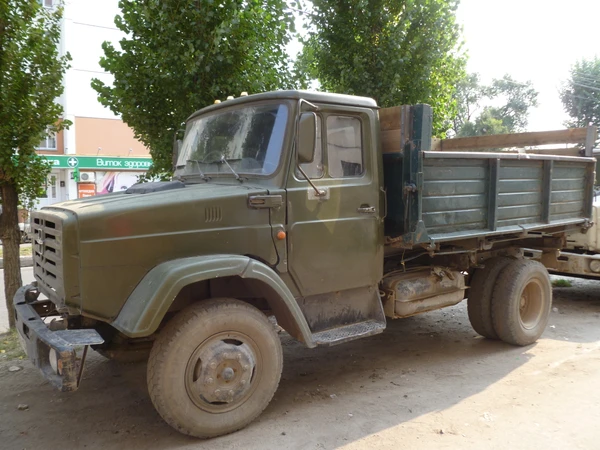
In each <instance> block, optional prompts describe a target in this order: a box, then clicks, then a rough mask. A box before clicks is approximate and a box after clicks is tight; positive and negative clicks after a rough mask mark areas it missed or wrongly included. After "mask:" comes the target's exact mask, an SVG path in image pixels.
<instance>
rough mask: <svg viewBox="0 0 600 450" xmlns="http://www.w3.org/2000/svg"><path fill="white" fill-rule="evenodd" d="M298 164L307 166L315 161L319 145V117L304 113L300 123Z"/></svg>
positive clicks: (301, 115) (312, 113)
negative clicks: (317, 145) (316, 149)
mask: <svg viewBox="0 0 600 450" xmlns="http://www.w3.org/2000/svg"><path fill="white" fill-rule="evenodd" d="M297 142H298V145H297V148H298V164H307V163H311V162H313V159H315V145H316V143H317V115H316V114H315V113H314V112H303V113H302V114H300V120H299V121H298V140H297Z"/></svg>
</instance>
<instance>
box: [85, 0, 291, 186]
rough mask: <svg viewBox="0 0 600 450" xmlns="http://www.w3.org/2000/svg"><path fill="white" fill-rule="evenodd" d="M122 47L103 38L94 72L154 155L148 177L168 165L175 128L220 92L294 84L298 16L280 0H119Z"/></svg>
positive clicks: (103, 93) (99, 87)
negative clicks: (292, 36)
mask: <svg viewBox="0 0 600 450" xmlns="http://www.w3.org/2000/svg"><path fill="white" fill-rule="evenodd" d="M119 7H120V8H121V12H122V14H121V15H119V16H117V17H116V18H115V24H116V26H117V27H118V28H119V29H120V30H122V31H123V32H124V33H125V34H126V35H127V37H125V38H123V39H122V40H121V41H120V46H121V49H120V50H119V49H116V48H115V47H114V46H113V45H111V44H110V43H108V42H105V43H104V44H103V49H104V57H103V58H102V59H101V60H100V65H101V66H102V67H103V68H104V70H106V71H107V72H110V73H112V74H113V75H114V83H113V85H112V86H109V85H106V84H104V83H103V82H102V81H100V80H98V79H95V80H93V81H92V87H93V88H94V89H95V90H96V91H97V92H98V98H99V100H100V102H101V103H102V104H103V105H105V106H108V107H109V108H110V109H111V110H112V111H113V112H115V113H117V114H120V115H121V117H122V118H123V120H124V121H125V122H126V123H127V124H128V125H129V126H130V127H131V128H132V129H133V130H134V132H135V136H136V138H137V139H139V140H140V141H141V142H143V143H144V145H146V146H147V147H148V148H149V149H150V153H151V155H152V159H153V161H154V163H153V166H152V168H151V170H150V172H149V176H157V175H161V174H164V173H170V172H171V164H172V145H173V134H174V132H175V130H178V129H179V128H181V126H182V123H183V122H184V121H185V119H186V118H187V117H188V116H189V115H190V114H191V113H192V112H194V111H195V110H197V109H200V108H202V107H205V106H208V105H210V104H212V103H213V102H214V100H215V99H225V98H226V97H227V96H228V95H239V94H240V93H241V92H242V91H246V92H249V93H258V92H263V91H267V90H273V89H280V88H286V87H289V86H291V84H292V76H291V73H290V71H289V69H288V63H289V61H288V57H287V55H286V53H285V45H286V44H287V42H288V41H289V30H290V29H293V16H292V15H291V13H290V12H289V10H288V9H287V6H286V4H285V2H284V1H283V0H121V1H120V2H119Z"/></svg>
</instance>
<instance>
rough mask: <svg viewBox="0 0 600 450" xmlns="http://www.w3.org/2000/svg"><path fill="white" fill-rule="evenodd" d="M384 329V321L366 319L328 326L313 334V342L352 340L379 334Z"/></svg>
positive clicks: (324, 344)
mask: <svg viewBox="0 0 600 450" xmlns="http://www.w3.org/2000/svg"><path fill="white" fill-rule="evenodd" d="M384 329H385V321H383V322H379V321H377V320H367V321H365V322H358V323H352V324H350V325H344V326H342V327H337V328H330V329H329V330H324V331H319V332H318V333H315V334H313V339H314V342H315V344H317V345H323V346H327V347H329V346H332V345H337V344H342V343H344V342H348V341H352V340H354V339H358V338H363V337H367V336H372V335H374V334H379V333H381V332H382V331H383V330H384Z"/></svg>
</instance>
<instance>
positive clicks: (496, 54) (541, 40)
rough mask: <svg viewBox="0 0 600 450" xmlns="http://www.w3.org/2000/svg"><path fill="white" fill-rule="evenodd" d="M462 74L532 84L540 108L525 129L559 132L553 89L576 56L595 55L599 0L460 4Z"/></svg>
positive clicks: (468, 0) (598, 52)
mask: <svg viewBox="0 0 600 450" xmlns="http://www.w3.org/2000/svg"><path fill="white" fill-rule="evenodd" d="M457 18H458V21H459V22H460V23H461V24H462V26H463V37H464V40H465V48H466V50H467V52H468V55H469V62H468V65H467V70H468V71H469V72H477V73H479V74H480V75H481V77H482V81H483V82H489V81H491V80H492V79H493V78H501V77H502V76H503V75H504V74H505V73H508V74H510V75H512V76H513V78H515V79H516V80H517V81H527V80H531V81H532V82H533V86H534V88H535V89H536V90H537V91H538V92H539V97H538V101H539V107H538V108H535V109H534V110H532V112H531V114H530V116H529V126H528V129H529V131H543V130H554V129H560V128H564V126H563V122H564V121H565V120H566V119H567V116H566V114H565V113H564V111H563V109H562V103H561V101H560V98H559V94H558V90H559V88H560V86H561V83H562V82H564V81H565V80H566V79H568V76H569V68H570V67H571V65H572V64H573V63H575V62H576V61H577V60H580V59H581V58H588V59H589V58H593V57H594V56H598V57H600V0H569V1H564V0H461V3H460V6H459V9H458V13H457Z"/></svg>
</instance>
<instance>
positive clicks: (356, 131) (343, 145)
mask: <svg viewBox="0 0 600 450" xmlns="http://www.w3.org/2000/svg"><path fill="white" fill-rule="evenodd" d="M327 162H328V166H329V175H330V176H331V177H332V178H346V177H357V176H360V175H362V174H363V172H364V164H363V149H362V133H361V122H360V119H358V118H357V117H349V116H329V117H327Z"/></svg>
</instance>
